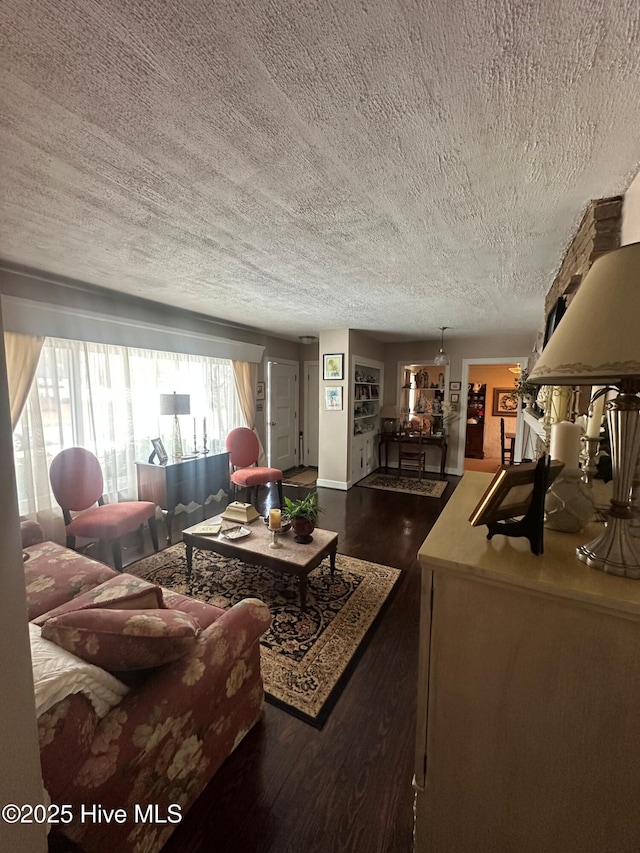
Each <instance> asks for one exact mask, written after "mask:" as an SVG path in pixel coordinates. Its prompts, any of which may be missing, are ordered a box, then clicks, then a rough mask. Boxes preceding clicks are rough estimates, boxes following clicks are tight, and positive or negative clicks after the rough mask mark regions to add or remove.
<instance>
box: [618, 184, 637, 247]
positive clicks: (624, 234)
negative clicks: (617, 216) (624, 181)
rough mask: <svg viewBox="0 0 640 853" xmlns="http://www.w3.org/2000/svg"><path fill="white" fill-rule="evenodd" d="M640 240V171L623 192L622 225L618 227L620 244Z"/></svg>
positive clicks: (624, 244) (623, 244)
mask: <svg viewBox="0 0 640 853" xmlns="http://www.w3.org/2000/svg"><path fill="white" fill-rule="evenodd" d="M638 241H640V172H638V174H637V175H636V176H635V178H634V179H633V181H631V184H630V185H629V189H628V190H627V191H626V193H625V194H624V204H623V206H622V226H621V229H620V245H621V246H628V245H629V243H637V242H638Z"/></svg>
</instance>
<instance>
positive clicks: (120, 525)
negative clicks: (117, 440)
mask: <svg viewBox="0 0 640 853" xmlns="http://www.w3.org/2000/svg"><path fill="white" fill-rule="evenodd" d="M49 480H50V481H51V488H52V490H53V494H54V496H55V499H56V501H57V502H58V503H59V504H60V508H61V509H62V514H63V515H64V522H65V525H66V531H67V548H72V549H74V550H75V547H76V537H77V536H80V537H82V538H86V539H108V540H111V550H112V553H113V564H114V566H115V568H116V569H117V570H118V571H119V572H121V571H122V547H121V542H120V540H121V538H122V537H123V536H124V535H125V534H126V533H132V532H133V531H134V530H136V529H138V528H142V525H143V524H144V523H145V522H148V524H149V532H150V533H151V541H152V542H153V547H154V548H155V550H156V551H157V550H158V531H157V528H156V505H155V504H154V503H152V502H151V501H123V503H115V504H105V503H104V497H103V494H102V489H103V486H104V481H103V479H102V469H101V468H100V463H99V462H98V460H97V458H96V457H95V456H94V455H93V453H91V451H89V450H85V448H84V447H69V448H68V449H67V450H61V451H60V453H58V455H57V456H56V457H55V458H54V460H53V461H52V463H51V467H50V468H49ZM96 504H97V506H96ZM72 513H78V515H72Z"/></svg>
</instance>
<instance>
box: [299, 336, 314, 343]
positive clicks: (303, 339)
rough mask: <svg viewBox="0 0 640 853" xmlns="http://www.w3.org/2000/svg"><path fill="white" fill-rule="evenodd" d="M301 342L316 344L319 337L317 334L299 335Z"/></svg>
mask: <svg viewBox="0 0 640 853" xmlns="http://www.w3.org/2000/svg"><path fill="white" fill-rule="evenodd" d="M298 340H299V341H300V343H301V344H314V343H315V342H316V341H317V340H318V339H317V338H316V336H315V335H298Z"/></svg>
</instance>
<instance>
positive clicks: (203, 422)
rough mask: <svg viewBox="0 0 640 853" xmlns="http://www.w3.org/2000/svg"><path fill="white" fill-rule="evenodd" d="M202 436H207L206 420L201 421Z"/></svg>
mask: <svg viewBox="0 0 640 853" xmlns="http://www.w3.org/2000/svg"><path fill="white" fill-rule="evenodd" d="M202 434H203V435H206V434H207V419H206V418H203V419H202Z"/></svg>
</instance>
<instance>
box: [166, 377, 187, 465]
mask: <svg viewBox="0 0 640 853" xmlns="http://www.w3.org/2000/svg"><path fill="white" fill-rule="evenodd" d="M190 411H191V408H190V398H189V394H176V392H175V391H174V392H173V394H160V414H161V415H173V458H174V459H182V456H183V453H182V436H181V435H180V421H179V420H178V415H188V414H189V413H190Z"/></svg>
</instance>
